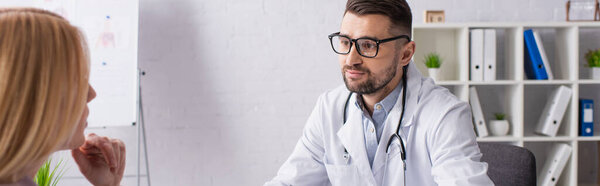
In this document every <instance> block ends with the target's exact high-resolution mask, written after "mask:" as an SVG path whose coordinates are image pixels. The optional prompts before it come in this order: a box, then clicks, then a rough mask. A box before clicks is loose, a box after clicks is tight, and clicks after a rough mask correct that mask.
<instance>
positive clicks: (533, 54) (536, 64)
mask: <svg viewBox="0 0 600 186" xmlns="http://www.w3.org/2000/svg"><path fill="white" fill-rule="evenodd" d="M523 38H524V40H525V74H526V75H527V78H529V79H548V74H547V73H546V68H545V67H544V62H543V60H542V56H541V54H540V51H539V48H540V47H541V48H543V47H544V46H543V45H540V46H538V45H537V42H536V40H535V36H534V34H533V30H531V29H529V30H525V32H524V37H523Z"/></svg>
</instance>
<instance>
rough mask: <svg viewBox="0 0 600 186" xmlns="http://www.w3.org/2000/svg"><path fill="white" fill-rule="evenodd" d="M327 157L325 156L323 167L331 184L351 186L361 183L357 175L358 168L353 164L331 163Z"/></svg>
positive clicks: (334, 185)
mask: <svg viewBox="0 0 600 186" xmlns="http://www.w3.org/2000/svg"><path fill="white" fill-rule="evenodd" d="M328 160H329V159H328V157H325V162H324V163H325V169H326V170H327V177H329V181H330V182H331V185H333V186H337V185H339V186H352V185H361V183H360V179H359V176H358V169H357V168H356V166H355V165H354V164H351V163H347V164H344V163H333V161H328Z"/></svg>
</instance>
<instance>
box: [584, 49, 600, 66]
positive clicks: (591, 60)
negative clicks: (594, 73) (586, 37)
mask: <svg viewBox="0 0 600 186" xmlns="http://www.w3.org/2000/svg"><path fill="white" fill-rule="evenodd" d="M585 59H586V60H587V62H588V66H589V67H590V68H592V67H600V49H596V50H595V51H594V50H589V51H588V52H587V53H586V54H585Z"/></svg>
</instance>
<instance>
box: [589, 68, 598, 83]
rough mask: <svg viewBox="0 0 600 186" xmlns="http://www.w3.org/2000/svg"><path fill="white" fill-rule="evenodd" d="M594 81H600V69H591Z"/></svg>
mask: <svg viewBox="0 0 600 186" xmlns="http://www.w3.org/2000/svg"><path fill="white" fill-rule="evenodd" d="M590 69H591V70H590V71H591V74H592V79H597V80H600V67H592V68H590Z"/></svg>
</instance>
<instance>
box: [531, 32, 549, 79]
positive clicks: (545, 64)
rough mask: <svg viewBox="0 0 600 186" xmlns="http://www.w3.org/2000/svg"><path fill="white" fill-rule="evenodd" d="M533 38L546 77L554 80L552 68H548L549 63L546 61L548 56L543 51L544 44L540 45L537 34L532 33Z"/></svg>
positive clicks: (540, 41)
mask: <svg viewBox="0 0 600 186" xmlns="http://www.w3.org/2000/svg"><path fill="white" fill-rule="evenodd" d="M533 38H535V44H536V45H537V47H538V50H539V51H540V57H541V59H542V64H544V68H545V72H546V75H548V80H552V79H554V75H552V68H551V67H550V62H549V61H548V56H546V50H544V44H542V38H541V37H540V34H538V32H536V31H533Z"/></svg>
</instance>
